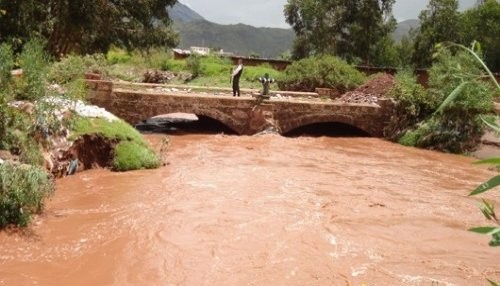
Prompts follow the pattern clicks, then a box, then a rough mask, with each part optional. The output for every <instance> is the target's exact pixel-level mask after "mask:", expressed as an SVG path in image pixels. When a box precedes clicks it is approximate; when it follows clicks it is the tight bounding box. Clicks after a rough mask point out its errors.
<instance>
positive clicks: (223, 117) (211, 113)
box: [151, 108, 241, 134]
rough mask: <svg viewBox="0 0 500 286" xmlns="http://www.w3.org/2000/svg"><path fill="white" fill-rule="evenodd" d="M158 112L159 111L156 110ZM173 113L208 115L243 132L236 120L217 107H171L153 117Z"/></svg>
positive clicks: (235, 130) (238, 131) (234, 130)
mask: <svg viewBox="0 0 500 286" xmlns="http://www.w3.org/2000/svg"><path fill="white" fill-rule="evenodd" d="M156 113H158V112H156ZM171 113H186V114H194V115H196V116H198V117H201V116H202V117H207V118H210V119H212V120H214V121H217V122H219V123H221V124H222V125H224V126H225V127H227V128H228V129H230V130H232V131H233V132H235V133H237V134H241V130H239V128H238V127H237V126H235V125H234V124H233V122H234V120H233V119H232V118H231V117H230V116H229V115H227V114H225V113H223V112H220V111H218V110H216V109H198V108H169V110H168V112H160V113H158V114H154V115H153V116H151V117H154V116H158V115H162V114H171Z"/></svg>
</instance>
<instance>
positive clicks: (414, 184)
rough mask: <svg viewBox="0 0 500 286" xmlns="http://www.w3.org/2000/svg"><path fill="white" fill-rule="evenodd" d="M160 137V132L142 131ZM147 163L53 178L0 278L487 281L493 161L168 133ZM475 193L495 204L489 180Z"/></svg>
mask: <svg viewBox="0 0 500 286" xmlns="http://www.w3.org/2000/svg"><path fill="white" fill-rule="evenodd" d="M148 138H149V139H150V140H151V141H155V142H157V141H159V135H150V136H148ZM165 160H166V162H168V165H167V166H165V167H162V168H160V169H157V170H150V171H137V172H128V173H112V172H109V171H106V170H93V171H89V172H83V173H79V174H77V175H75V176H72V177H67V178H65V179H62V180H59V181H58V182H57V190H56V193H55V195H54V196H53V197H52V198H51V200H50V201H49V202H48V204H47V208H46V211H45V213H44V214H43V215H41V216H39V217H37V218H36V219H35V221H34V224H33V226H32V227H30V228H29V230H28V231H26V233H23V234H19V233H17V232H14V233H12V232H8V231H3V232H0V285H486V280H485V278H490V279H496V280H500V258H499V257H500V249H495V248H490V247H488V245H487V243H488V241H489V240H488V237H487V236H481V235H478V234H473V233H470V232H468V231H467V229H468V228H470V227H474V226H480V225H485V224H487V223H486V221H485V219H484V218H483V217H482V215H481V214H480V212H479V210H478V209H477V206H476V199H474V198H469V197H467V194H468V193H469V192H470V190H471V189H473V188H474V187H475V186H476V185H478V184H479V183H480V182H482V181H485V180H486V179H488V178H490V177H491V176H493V175H494V174H495V173H494V172H493V171H488V170H487V169H485V168H484V167H478V166H474V165H472V164H471V163H472V162H473V160H472V159H470V158H467V157H462V156H454V155H447V154H440V153H436V152H430V151H424V150H417V149H413V148H406V147H402V146H399V145H396V144H392V143H389V142H385V141H383V140H379V139H372V138H330V137H318V138H308V137H301V138H285V137H280V136H277V135H263V136H253V137H246V136H241V137H238V136H226V135H183V136H181V135H177V136H172V137H171V146H170V149H169V152H168V153H167V155H166V158H165ZM482 197H486V198H490V199H492V200H493V201H495V202H496V204H497V205H499V203H500V196H499V195H498V192H490V193H489V194H488V193H487V194H485V195H484V196H482Z"/></svg>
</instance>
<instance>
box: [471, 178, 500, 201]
mask: <svg viewBox="0 0 500 286" xmlns="http://www.w3.org/2000/svg"><path fill="white" fill-rule="evenodd" d="M497 186H500V175H499V176H495V177H493V178H491V179H490V180H489V181H488V182H486V183H483V184H481V185H480V186H479V187H477V188H476V189H475V190H474V191H473V192H472V193H470V194H469V196H475V195H478V194H481V193H484V192H486V191H488V190H491V189H493V188H495V187H497Z"/></svg>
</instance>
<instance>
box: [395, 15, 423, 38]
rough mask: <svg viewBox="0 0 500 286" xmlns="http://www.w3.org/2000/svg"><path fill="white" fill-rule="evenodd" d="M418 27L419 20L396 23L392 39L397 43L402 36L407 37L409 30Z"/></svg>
mask: <svg viewBox="0 0 500 286" xmlns="http://www.w3.org/2000/svg"><path fill="white" fill-rule="evenodd" d="M418 27H420V20H417V19H410V20H406V21H403V22H400V23H398V26H397V27H396V30H395V31H394V33H393V34H392V38H393V39H394V40H395V41H396V42H399V41H401V39H402V38H403V36H405V35H408V33H409V32H410V30H411V29H416V28H418Z"/></svg>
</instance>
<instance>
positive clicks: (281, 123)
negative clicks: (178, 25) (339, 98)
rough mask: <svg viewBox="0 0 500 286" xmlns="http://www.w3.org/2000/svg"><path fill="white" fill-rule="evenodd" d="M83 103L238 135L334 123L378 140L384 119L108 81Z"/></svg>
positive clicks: (332, 107)
mask: <svg viewBox="0 0 500 286" xmlns="http://www.w3.org/2000/svg"><path fill="white" fill-rule="evenodd" d="M89 85H90V92H89V100H90V102H91V103H93V104H95V105H98V106H100V107H103V108H106V109H107V110H108V111H110V112H111V113H113V114H115V115H116V116H118V117H120V118H122V119H124V120H125V121H127V122H129V123H131V124H136V123H139V122H140V121H141V120H145V119H148V118H151V117H153V116H156V115H161V114H168V113H175V112H182V113H193V114H196V115H202V116H207V117H210V118H212V119H215V120H217V121H219V122H221V123H223V124H224V125H226V126H227V127H229V128H231V129H232V130H234V131H235V132H236V133H238V134H247V135H251V134H255V133H258V132H261V131H263V130H265V129H267V128H270V127H272V128H275V129H276V130H278V131H279V132H280V133H282V134H283V133H286V132H289V131H292V130H293V129H296V128H299V127H301V126H305V125H308V124H313V123H323V122H340V123H345V124H349V125H352V126H354V127H357V128H359V129H361V130H363V131H365V132H367V133H368V134H370V135H372V136H375V137H381V136H382V135H383V134H382V133H383V128H384V126H385V124H386V122H387V120H388V118H387V117H388V116H387V114H388V112H386V108H385V107H379V106H376V105H363V104H342V103H331V102H324V103H323V102H312V101H291V100H282V101H279V100H272V101H266V102H264V103H263V104H260V105H257V104H256V100H255V99H254V98H249V97H242V98H233V97H227V96H225V97H224V96H210V95H198V94H184V93H168V94H159V93H150V92H144V91H131V90H124V89H113V83H111V82H106V81H89Z"/></svg>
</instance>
